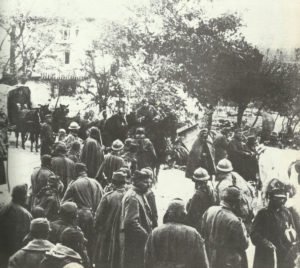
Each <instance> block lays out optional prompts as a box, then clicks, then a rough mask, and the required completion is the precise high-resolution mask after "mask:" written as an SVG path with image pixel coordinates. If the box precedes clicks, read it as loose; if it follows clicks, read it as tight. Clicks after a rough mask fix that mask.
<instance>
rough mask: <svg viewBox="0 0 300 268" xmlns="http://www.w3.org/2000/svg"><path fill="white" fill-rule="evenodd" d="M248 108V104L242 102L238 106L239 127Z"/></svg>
mask: <svg viewBox="0 0 300 268" xmlns="http://www.w3.org/2000/svg"><path fill="white" fill-rule="evenodd" d="M246 108H247V105H244V104H241V105H239V106H238V113H237V127H241V126H242V120H243V115H244V112H245V110H246Z"/></svg>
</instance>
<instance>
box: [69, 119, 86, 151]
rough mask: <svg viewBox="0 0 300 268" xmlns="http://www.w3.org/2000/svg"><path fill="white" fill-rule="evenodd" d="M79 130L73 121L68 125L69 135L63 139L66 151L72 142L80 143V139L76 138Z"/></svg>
mask: <svg viewBox="0 0 300 268" xmlns="http://www.w3.org/2000/svg"><path fill="white" fill-rule="evenodd" d="M79 129H80V126H79V124H78V123H77V122H75V121H73V122H71V124H70V125H69V135H68V136H67V137H66V139H65V143H66V146H67V150H69V149H71V147H72V144H73V143H74V141H79V142H80V143H82V139H80V138H79V137H78V131H79Z"/></svg>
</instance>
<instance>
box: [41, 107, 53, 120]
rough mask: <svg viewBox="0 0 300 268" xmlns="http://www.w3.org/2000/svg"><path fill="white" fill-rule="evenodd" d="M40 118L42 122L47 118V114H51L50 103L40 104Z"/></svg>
mask: <svg viewBox="0 0 300 268" xmlns="http://www.w3.org/2000/svg"><path fill="white" fill-rule="evenodd" d="M39 111H40V118H41V122H42V123H44V122H45V119H46V115H48V114H51V111H50V109H49V104H45V105H41V104H39Z"/></svg>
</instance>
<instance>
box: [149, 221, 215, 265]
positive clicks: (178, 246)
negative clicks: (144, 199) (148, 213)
mask: <svg viewBox="0 0 300 268" xmlns="http://www.w3.org/2000/svg"><path fill="white" fill-rule="evenodd" d="M174 267H180V268H208V267H209V265H208V259H207V255H206V250H205V245H204V240H203V239H202V237H201V236H200V234H199V233H198V232H197V231H196V229H194V228H192V227H189V226H186V225H183V224H179V223H166V224H164V225H162V226H159V227H158V228H155V229H154V230H153V231H152V233H151V234H150V236H149V238H148V240H147V244H146V248H145V268H174Z"/></svg>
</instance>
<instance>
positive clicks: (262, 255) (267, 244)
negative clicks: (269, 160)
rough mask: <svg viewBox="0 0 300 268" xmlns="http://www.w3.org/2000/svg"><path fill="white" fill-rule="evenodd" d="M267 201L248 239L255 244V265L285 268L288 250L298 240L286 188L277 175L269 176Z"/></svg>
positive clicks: (265, 267)
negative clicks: (286, 204)
mask: <svg viewBox="0 0 300 268" xmlns="http://www.w3.org/2000/svg"><path fill="white" fill-rule="evenodd" d="M266 196H267V198H268V200H269V204H268V205H267V206H266V207H265V208H263V209H261V210H260V211H258V213H257V215H256V217H255V218H254V222H253V226H252V231H251V234H250V236H251V240H252V243H253V244H254V245H255V246H256V249H255V257H254V266H253V267H254V268H267V267H275V266H276V267H278V268H286V267H292V266H288V263H289V262H290V261H291V260H288V259H287V256H289V251H290V250H291V249H292V248H293V247H294V246H295V245H296V244H297V243H299V233H298V234H297V232H296V231H295V229H296V228H295V223H294V219H293V216H292V214H291V212H290V211H289V209H288V208H286V207H285V203H286V201H287V188H286V185H285V183H283V182H282V181H280V180H279V179H276V178H275V179H272V180H271V181H270V182H269V184H268V185H267V188H266Z"/></svg>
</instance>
